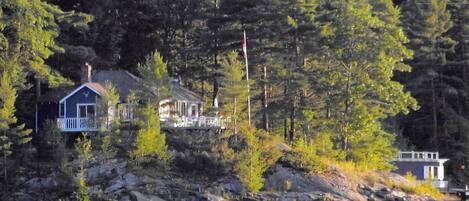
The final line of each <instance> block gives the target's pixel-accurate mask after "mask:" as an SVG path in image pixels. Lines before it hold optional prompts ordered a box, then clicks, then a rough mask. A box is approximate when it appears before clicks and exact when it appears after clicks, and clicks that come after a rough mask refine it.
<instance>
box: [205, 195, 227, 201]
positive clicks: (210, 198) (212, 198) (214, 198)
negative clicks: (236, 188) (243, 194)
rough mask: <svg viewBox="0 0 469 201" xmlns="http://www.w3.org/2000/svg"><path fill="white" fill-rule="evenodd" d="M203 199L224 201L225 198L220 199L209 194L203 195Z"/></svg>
mask: <svg viewBox="0 0 469 201" xmlns="http://www.w3.org/2000/svg"><path fill="white" fill-rule="evenodd" d="M203 197H204V198H205V199H207V200H208V201H226V199H225V198H223V197H220V196H218V195H214V194H211V193H205V194H204V195H203Z"/></svg>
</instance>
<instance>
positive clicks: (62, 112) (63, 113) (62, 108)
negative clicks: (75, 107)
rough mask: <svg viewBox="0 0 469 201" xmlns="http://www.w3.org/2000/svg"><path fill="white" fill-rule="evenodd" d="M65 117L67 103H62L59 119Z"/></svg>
mask: <svg viewBox="0 0 469 201" xmlns="http://www.w3.org/2000/svg"><path fill="white" fill-rule="evenodd" d="M64 116H65V103H60V106H59V117H64Z"/></svg>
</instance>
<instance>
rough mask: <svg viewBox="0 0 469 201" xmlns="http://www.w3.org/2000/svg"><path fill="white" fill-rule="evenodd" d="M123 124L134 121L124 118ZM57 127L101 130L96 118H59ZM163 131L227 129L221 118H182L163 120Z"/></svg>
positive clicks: (62, 128) (84, 130)
mask: <svg viewBox="0 0 469 201" xmlns="http://www.w3.org/2000/svg"><path fill="white" fill-rule="evenodd" d="M122 121H123V122H129V121H132V120H130V119H128V118H123V119H122ZM57 125H58V127H59V129H60V130H61V131H62V132H93V131H98V130H99V125H98V123H97V121H96V119H95V118H57ZM161 128H162V129H175V130H181V129H183V130H209V129H225V120H224V119H222V118H220V117H206V116H200V117H182V118H177V119H173V120H169V119H161Z"/></svg>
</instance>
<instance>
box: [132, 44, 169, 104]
mask: <svg viewBox="0 0 469 201" xmlns="http://www.w3.org/2000/svg"><path fill="white" fill-rule="evenodd" d="M137 70H138V72H139V73H140V75H141V76H142V78H143V80H144V81H145V84H147V85H148V86H145V88H148V90H149V91H147V92H146V93H145V94H146V95H147V96H150V97H149V98H150V99H151V100H153V101H154V102H156V103H158V102H159V101H160V100H162V99H163V98H164V97H165V96H168V94H169V92H170V90H171V88H170V86H169V82H170V80H169V79H170V78H169V75H168V69H167V66H166V63H165V62H164V61H163V57H161V55H160V53H159V52H158V51H154V52H152V53H151V54H149V55H147V56H146V57H145V61H144V62H143V63H139V64H138V66H137ZM158 107H159V105H158Z"/></svg>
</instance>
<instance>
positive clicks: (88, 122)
mask: <svg viewBox="0 0 469 201" xmlns="http://www.w3.org/2000/svg"><path fill="white" fill-rule="evenodd" d="M57 125H58V127H59V129H60V130H61V131H64V132H74V131H97V130H98V124H97V121H96V119H95V118H57Z"/></svg>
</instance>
